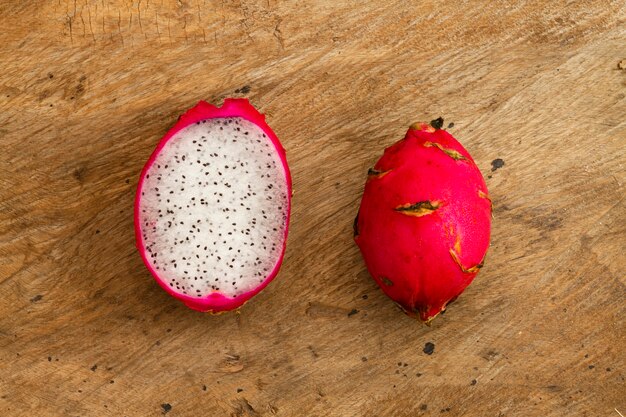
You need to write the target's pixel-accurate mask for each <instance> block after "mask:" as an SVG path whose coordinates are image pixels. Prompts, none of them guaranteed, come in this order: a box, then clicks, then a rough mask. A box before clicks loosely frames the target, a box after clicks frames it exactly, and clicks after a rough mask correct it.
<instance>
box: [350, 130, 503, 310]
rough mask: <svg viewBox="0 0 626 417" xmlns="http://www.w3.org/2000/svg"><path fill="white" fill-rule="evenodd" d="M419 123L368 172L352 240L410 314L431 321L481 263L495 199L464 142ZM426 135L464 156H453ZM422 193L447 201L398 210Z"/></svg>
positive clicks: (378, 278)
mask: <svg viewBox="0 0 626 417" xmlns="http://www.w3.org/2000/svg"><path fill="white" fill-rule="evenodd" d="M414 127H417V128H411V129H409V131H408V132H407V134H406V136H405V138H404V139H403V140H401V141H399V142H397V143H396V144H394V145H392V146H391V147H389V148H387V149H385V153H384V155H383V156H382V157H381V158H380V160H379V161H378V162H377V163H376V165H375V167H374V169H375V170H377V171H380V172H385V171H389V172H388V173H387V174H384V175H379V176H374V175H371V176H369V178H368V181H367V183H366V185H365V191H364V193H363V199H362V201H361V207H360V209H359V214H358V220H357V222H356V223H355V234H356V233H357V232H358V234H356V235H355V241H356V243H357V245H358V246H359V248H360V249H361V252H362V254H363V258H364V260H365V263H366V265H367V268H368V270H369V272H370V274H371V275H372V277H373V278H374V279H375V280H376V282H377V283H378V285H379V286H380V287H381V288H382V290H383V291H384V292H385V293H386V294H387V295H388V296H389V297H390V298H391V299H393V300H394V301H396V302H397V303H398V304H399V305H400V306H401V307H402V308H403V309H404V310H405V312H406V313H407V314H409V315H410V316H418V317H419V318H421V319H422V320H423V321H426V322H429V321H430V320H431V319H432V318H434V317H435V316H436V315H437V314H439V313H440V312H441V311H442V310H444V309H445V306H446V304H447V303H449V302H450V301H452V300H454V299H455V298H456V297H457V296H458V295H459V294H461V293H462V292H463V290H464V289H465V288H466V287H467V286H468V285H469V284H470V283H471V282H472V280H473V279H474V277H475V276H476V274H477V273H478V268H480V266H482V265H480V266H478V265H479V264H481V263H482V261H483V259H484V257H485V253H486V252H487V248H488V246H489V235H490V229H491V201H490V200H489V198H488V197H487V187H486V185H485V181H484V179H483V177H482V175H481V173H480V171H479V169H478V167H477V166H476V164H475V163H474V161H473V159H472V158H471V156H470V155H469V153H468V152H467V151H466V150H465V148H463V146H461V144H460V143H459V142H457V141H456V140H455V139H454V138H453V137H452V136H451V135H450V134H449V133H448V132H446V131H444V130H435V129H433V128H432V127H430V126H429V125H427V124H416V125H414ZM428 142H431V143H437V144H439V145H441V146H442V147H443V148H444V149H447V150H453V151H456V152H458V153H459V154H460V155H462V156H463V157H465V159H462V160H455V159H454V158H453V157H451V156H449V155H448V154H446V153H445V152H444V151H443V150H441V149H438V148H437V147H435V146H432V145H430V146H428V145H429V144H428ZM479 192H480V193H479ZM422 201H431V202H434V201H439V202H441V203H442V204H441V206H440V207H439V208H438V209H436V210H435V211H433V212H432V213H430V214H426V215H423V216H420V217H416V216H409V215H406V214H403V213H402V212H399V211H397V210H395V208H396V207H399V206H402V205H405V204H415V203H418V202H422ZM451 249H452V250H454V251H455V253H457V254H458V260H459V262H460V264H461V265H459V264H458V263H457V262H456V261H455V259H454V257H453V255H451V254H450V250H451ZM464 269H465V271H464ZM468 270H469V271H468Z"/></svg>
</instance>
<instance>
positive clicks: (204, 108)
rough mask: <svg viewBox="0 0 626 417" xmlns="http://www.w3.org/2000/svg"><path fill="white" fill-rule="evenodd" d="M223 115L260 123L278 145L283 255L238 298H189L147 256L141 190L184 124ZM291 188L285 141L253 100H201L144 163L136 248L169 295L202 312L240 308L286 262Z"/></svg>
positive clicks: (137, 198) (137, 197)
mask: <svg viewBox="0 0 626 417" xmlns="http://www.w3.org/2000/svg"><path fill="white" fill-rule="evenodd" d="M224 117H241V118H244V119H246V120H248V121H250V122H252V123H254V124H255V125H257V126H258V127H259V128H260V129H261V130H263V132H264V133H265V134H266V135H267V137H268V138H270V140H271V141H272V144H273V145H274V147H275V148H276V151H277V152H278V155H279V157H280V161H281V163H282V165H283V169H284V171H285V177H286V180H287V198H288V206H287V227H286V228H285V235H284V239H283V245H282V248H281V252H280V257H279V258H278V261H277V262H276V265H275V266H274V268H273V269H272V271H271V272H270V274H269V276H268V277H267V279H266V280H264V281H263V283H262V284H261V285H260V286H258V287H256V288H255V289H253V290H251V291H248V292H246V293H244V294H241V295H239V296H238V297H236V298H230V297H226V296H224V295H222V294H220V293H217V292H214V293H211V294H209V295H208V296H206V297H202V298H197V297H189V296H186V295H183V294H178V293H176V292H175V291H173V290H172V289H171V288H170V287H169V285H167V283H166V282H164V281H163V280H162V279H161V278H160V277H159V274H158V273H157V272H156V271H155V270H154V268H152V266H151V265H150V262H149V261H148V258H147V256H146V250H145V247H144V245H143V239H142V236H141V226H140V224H141V222H140V219H139V213H140V210H139V205H140V201H141V190H142V188H143V182H144V178H145V176H146V173H147V172H148V169H150V167H151V166H152V164H153V163H154V161H155V160H156V157H157V155H158V154H159V153H160V152H161V150H162V149H163V147H164V146H165V144H166V143H167V142H168V141H169V140H170V139H171V138H172V137H173V136H174V135H175V134H176V133H178V132H179V131H180V130H182V129H184V128H185V127H187V126H189V125H192V124H194V123H197V122H200V121H202V120H207V119H216V118H224ZM291 190H292V182H291V173H290V171H289V166H288V164H287V156H286V154H285V149H284V148H283V146H282V144H281V143H280V141H279V140H278V137H277V136H276V134H275V133H274V132H273V131H272V129H271V128H270V127H269V126H268V125H267V123H266V122H265V116H264V115H263V114H261V113H259V112H258V111H257V109H255V108H254V107H253V106H252V105H251V104H250V102H249V101H248V100H247V99H245V98H227V99H225V100H224V104H223V105H222V107H216V106H214V105H212V104H209V103H207V102H206V101H200V102H198V104H196V105H195V106H194V107H192V108H191V109H189V110H188V111H187V112H185V113H184V114H182V115H181V116H180V117H179V118H178V121H177V122H176V124H175V125H174V126H173V127H172V128H171V129H170V130H168V131H167V133H166V134H165V136H163V138H162V139H161V140H160V141H159V143H158V145H157V147H156V149H155V150H154V151H153V152H152V155H150V158H149V159H148V162H146V164H145V165H144V167H143V169H142V170H141V175H140V177H139V183H138V184H137V192H136V194H135V207H134V210H135V213H134V221H135V241H136V245H137V249H138V250H139V253H140V254H141V258H142V260H143V263H144V264H145V265H146V267H147V268H148V271H150V274H151V275H152V277H153V278H154V279H155V281H156V282H157V283H158V284H159V285H160V286H161V288H163V289H164V290H165V291H166V292H167V293H168V294H170V295H171V296H172V297H174V298H177V299H179V300H181V301H182V302H183V303H185V305H186V306H187V307H189V308H191V309H193V310H197V311H202V312H212V313H220V312H224V311H229V310H233V309H236V308H238V307H241V306H242V305H243V304H244V303H245V302H246V301H248V300H250V299H251V298H252V297H254V296H255V295H256V294H258V293H259V292H261V290H263V288H265V287H266V286H267V285H268V284H269V283H270V282H271V281H272V280H273V279H274V278H275V277H276V275H277V274H278V271H279V270H280V266H281V264H282V262H283V258H284V256H285V249H286V246H287V234H288V231H289V219H290V215H291Z"/></svg>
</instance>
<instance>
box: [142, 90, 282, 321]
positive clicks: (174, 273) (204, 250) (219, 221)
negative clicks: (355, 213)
mask: <svg viewBox="0 0 626 417" xmlns="http://www.w3.org/2000/svg"><path fill="white" fill-rule="evenodd" d="M290 205H291V176H290V173H289V168H288V166H287V160H286V158H285V150H284V149H283V147H282V145H281V144H280V142H279V140H278V138H277V137H276V135H275V134H274V132H273V131H272V130H271V129H270V128H269V126H268V125H267V124H266V123H265V117H264V116H263V115H262V114H260V113H259V112H258V111H257V110H256V109H255V108H254V107H252V105H251V104H250V103H249V102H248V101H247V100H246V99H226V100H225V101H224V104H223V106H222V107H219V108H218V107H215V106H213V105H211V104H208V103H206V102H204V101H201V102H199V103H198V104H197V105H196V106H195V107H193V108H192V109H190V110H189V111H187V112H186V113H185V114H183V115H182V116H181V117H180V118H179V120H178V122H177V123H176V124H175V125H174V127H172V128H171V129H170V130H169V131H168V132H167V133H166V135H165V136H164V137H163V139H161V141H160V142H159V144H158V146H157V148H156V150H155V151H154V153H153V154H152V156H151V157H150V159H149V160H148V162H147V163H146V165H145V167H144V168H143V171H142V173H141V177H140V179H139V185H138V187H137V195H136V199H135V234H136V240H137V248H138V249H139V252H140V253H141V257H142V258H143V261H144V263H145V265H146V266H147V268H148V270H149V271H150V273H151V274H152V275H153V276H154V278H155V280H156V281H157V282H158V283H159V285H160V286H161V287H163V289H165V291H167V292H168V293H169V294H171V295H172V296H174V297H176V298H178V299H179V300H181V301H183V302H184V303H185V304H186V305H187V306H189V307H190V308H192V309H194V310H200V311H209V312H221V311H227V310H232V309H235V308H237V307H239V306H241V305H242V304H243V303H245V302H246V301H247V300H249V299H250V298H251V297H252V296H254V295H255V294H257V293H258V292H259V291H261V290H262V289H263V288H264V287H265V286H266V285H267V284H269V282H270V281H271V280H272V279H273V278H274V277H275V276H276V274H277V273H278V270H279V268H280V265H281V263H282V260H283V255H284V251H285V245H286V241H287V230H288V226H289V213H290Z"/></svg>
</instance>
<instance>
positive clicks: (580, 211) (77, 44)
mask: <svg viewBox="0 0 626 417" xmlns="http://www.w3.org/2000/svg"><path fill="white" fill-rule="evenodd" d="M441 3H442V2H439V1H435V0H427V1H412V2H409V1H401V0H397V1H393V0H389V1H380V0H378V1H376V0H375V1H337V0H329V1H295V0H290V1H277V0H263V1H248V2H243V1H242V2H239V1H226V0H225V1H221V2H220V1H201V0H178V1H169V0H142V1H132V2H131V1H121V0H118V1H105V0H73V1H72V0H69V1H68V0H58V1H57V0H54V1H35V0H20V1H18V0H1V1H0V25H1V26H0V27H2V31H1V34H0V62H1V68H0V145H1V156H0V300H1V301H0V414H2V415H4V416H29V417H31V416H70V417H76V416H160V415H164V414H167V415H168V417H169V416H200V415H204V416H307V417H309V416H320V417H321V416H421V415H424V416H439V415H441V416H507V417H509V416H542V417H546V416H612V417H619V413H620V412H621V413H622V415H626V382H625V374H626V306H625V302H624V301H625V297H624V296H625V294H626V276H625V271H626V259H625V255H624V248H625V247H626V201H625V199H624V197H625V194H626V192H625V187H624V183H625V181H626V168H625V164H626V121H625V119H626V117H625V116H626V100H625V93H626V88H625V87H626V30H625V25H624V23H625V18H626V12H625V9H626V7H625V4H624V2H623V1H578V2H567V3H565V2H556V1H536V2H531V1H520V2H493V1H486V0H485V1H464V2H448V3H447V4H441ZM228 96H246V97H249V98H250V99H251V100H252V102H253V103H254V104H255V105H256V106H257V107H258V108H260V110H261V111H263V112H265V113H266V114H267V116H268V122H269V124H270V125H271V126H272V127H273V129H274V130H275V131H276V132H277V134H278V135H279V137H280V138H281V139H282V142H283V144H284V145H285V147H286V148H287V150H288V158H289V162H290V165H291V169H292V173H293V177H294V190H295V195H294V200H293V218H292V223H291V234H290V237H289V244H288V249H287V255H286V259H285V263H284V266H283V270H282V272H281V274H280V275H279V277H278V278H277V279H276V280H275V281H274V282H273V283H272V284H271V285H270V286H269V287H268V288H267V289H266V290H265V291H263V292H262V293H261V294H260V295H259V296H257V297H256V298H255V299H254V300H253V301H252V302H250V303H248V304H247V305H246V306H245V307H244V308H242V309H241V312H240V314H235V313H232V314H226V315H221V316H210V315H203V314H200V313H196V312H193V311H191V310H189V309H187V308H185V307H184V306H183V305H182V304H180V303H179V302H177V301H175V300H174V299H172V298H170V297H169V296H167V295H166V294H165V292H163V291H162V290H161V289H160V288H159V287H158V286H157V285H156V283H155V282H153V280H152V278H151V277H150V276H149V274H148V272H147V270H146V268H145V267H144V266H143V264H142V262H141V259H140V257H139V255H138V254H137V252H136V250H135V247H134V237H133V227H132V222H133V220H132V211H133V210H132V207H133V193H134V190H135V186H136V183H137V177H138V174H139V172H140V169H141V167H142V166H143V164H144V162H145V161H146V159H147V158H148V156H149V154H150V153H151V152H152V150H153V148H154V146H155V145H156V143H157V141H158V139H159V138H160V136H161V135H162V134H163V133H164V132H165V131H166V130H167V129H168V127H169V126H171V125H172V124H173V123H174V121H175V119H176V117H177V116H178V115H179V114H180V113H182V112H183V111H184V110H186V109H187V108H189V107H191V106H193V105H194V104H195V103H196V102H197V101H198V100H200V99H206V100H209V101H211V102H213V103H216V104H218V103H220V102H221V101H222V99H223V98H224V97H228ZM438 116H443V117H444V118H445V120H446V126H447V125H448V123H449V122H453V123H454V126H453V127H452V128H450V129H449V131H450V132H451V133H452V134H454V135H455V136H456V137H457V138H458V139H459V140H460V141H461V142H462V143H463V144H464V145H465V147H466V148H467V149H468V150H469V151H470V152H471V153H472V155H473V156H474V158H475V160H476V162H477V164H478V166H479V167H480V168H481V170H482V172H483V174H484V175H485V177H486V180H487V184H488V187H489V190H490V193H491V196H492V198H493V200H494V204H495V211H494V215H495V218H494V222H493V235H492V245H491V249H490V251H489V255H488V257H487V262H486V265H485V268H483V270H482V272H481V273H480V274H479V276H478V278H477V279H476V281H475V282H474V283H473V284H472V285H471V286H470V287H469V288H468V290H467V291H466V292H465V293H464V294H463V295H462V296H461V297H460V298H459V300H458V301H457V302H455V303H454V304H453V305H452V306H451V307H450V309H449V310H448V312H447V313H446V314H445V315H443V316H441V317H439V318H437V319H436V320H435V321H434V324H433V326H432V327H430V328H429V327H425V326H422V325H421V324H419V323H418V322H415V321H413V320H412V319H410V318H408V317H406V316H404V315H403V314H402V313H401V312H399V311H398V309H397V308H396V306H395V305H394V304H393V303H392V302H391V301H390V300H388V299H387V298H386V297H385V296H384V295H383V294H382V293H381V291H380V290H379V289H378V288H377V287H376V285H375V283H374V282H373V281H372V280H371V279H370V278H369V277H368V274H367V272H366V270H365V267H364V264H363V262H362V260H361V258H360V254H359V252H358V249H357V248H356V246H355V245H354V243H353V241H352V220H353V218H354V215H355V213H356V210H357V207H358V203H359V199H360V193H361V191H362V188H363V185H364V181H365V174H366V171H367V168H368V167H370V166H372V164H373V163H374V162H375V161H376V159H377V158H378V156H379V155H380V154H381V152H382V150H383V148H384V147H385V146H387V145H389V144H391V143H392V142H394V141H395V140H397V139H399V138H401V137H402V136H403V135H404V132H405V130H406V128H407V127H408V126H409V124H410V123H412V122H414V121H417V120H430V119H433V118H436V117H438ZM498 158H499V159H501V160H502V161H503V162H504V165H503V166H501V167H500V168H497V169H496V167H498V166H500V165H501V164H499V163H498V162H493V161H495V160H496V159H498ZM492 164H493V165H492ZM427 342H431V343H433V344H434V345H435V349H434V352H433V353H432V354H431V355H427V354H425V353H424V352H423V350H424V346H425V344H426V343H427Z"/></svg>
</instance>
